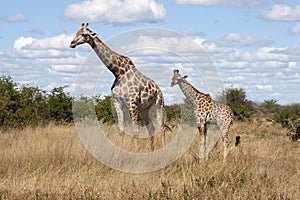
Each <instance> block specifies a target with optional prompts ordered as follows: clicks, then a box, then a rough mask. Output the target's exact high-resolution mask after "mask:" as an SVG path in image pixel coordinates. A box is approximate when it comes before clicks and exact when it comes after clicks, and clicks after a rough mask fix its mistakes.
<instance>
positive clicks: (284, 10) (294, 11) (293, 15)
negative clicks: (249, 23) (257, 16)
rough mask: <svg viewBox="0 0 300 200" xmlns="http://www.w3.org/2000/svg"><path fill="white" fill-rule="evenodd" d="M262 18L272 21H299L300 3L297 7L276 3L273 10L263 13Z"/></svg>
mask: <svg viewBox="0 0 300 200" xmlns="http://www.w3.org/2000/svg"><path fill="white" fill-rule="evenodd" d="M262 18H263V19H267V20H272V21H299V20H300V4H299V5H297V6H296V7H295V8H292V7H290V6H289V5H285V4H275V5H274V6H273V7H272V9H271V10H269V11H264V12H263V13H262Z"/></svg>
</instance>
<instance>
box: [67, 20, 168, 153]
mask: <svg viewBox="0 0 300 200" xmlns="http://www.w3.org/2000/svg"><path fill="white" fill-rule="evenodd" d="M88 25H89V24H88V23H86V24H85V23H82V25H81V27H80V29H79V30H78V31H77V33H76V35H75V37H74V39H73V40H72V42H71V44H70V48H75V47H76V46H78V45H80V44H84V43H87V44H89V45H90V46H91V47H92V49H93V50H94V51H95V53H96V54H97V56H98V57H99V59H100V60H101V61H102V62H103V64H104V65H105V66H106V67H107V69H108V70H110V71H111V72H112V73H113V75H114V76H115V80H114V82H113V85H112V87H111V92H112V103H113V105H114V107H115V109H116V113H117V117H118V126H119V129H120V133H121V135H123V136H124V130H125V127H124V113H123V108H124V107H127V108H128V110H129V114H130V117H131V120H132V125H133V131H134V134H133V135H134V137H135V138H136V147H137V151H139V141H138V138H139V127H138V114H139V112H141V113H142V116H143V118H144V120H145V123H146V127H147V130H148V133H149V136H150V141H151V149H152V150H154V135H155V132H156V130H155V126H154V125H153V123H152V119H151V117H150V113H149V110H150V108H151V107H155V109H156V117H157V123H158V126H159V129H160V131H163V143H164V142H165V132H166V131H167V130H170V128H169V127H168V126H167V125H166V124H165V117H164V98H163V94H162V92H161V90H160V88H159V86H158V85H157V84H156V83H155V82H154V81H153V80H152V79H150V78H148V77H147V76H145V75H144V74H142V73H141V72H140V71H139V70H138V69H137V68H136V67H135V65H134V64H133V62H132V60H131V59H130V58H129V57H127V56H124V55H120V54H118V53H116V52H115V51H113V50H112V49H110V48H109V47H108V46H107V45H106V44H104V43H103V42H102V41H101V40H100V39H99V37H98V35H97V34H96V33H94V32H93V31H91V30H90V29H89V28H88Z"/></svg>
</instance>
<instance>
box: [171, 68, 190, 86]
mask: <svg viewBox="0 0 300 200" xmlns="http://www.w3.org/2000/svg"><path fill="white" fill-rule="evenodd" d="M173 72H174V74H173V77H172V82H171V87H173V86H174V85H176V84H178V83H179V82H180V81H183V80H185V79H186V78H187V76H181V75H180V74H179V70H178V69H174V71H173Z"/></svg>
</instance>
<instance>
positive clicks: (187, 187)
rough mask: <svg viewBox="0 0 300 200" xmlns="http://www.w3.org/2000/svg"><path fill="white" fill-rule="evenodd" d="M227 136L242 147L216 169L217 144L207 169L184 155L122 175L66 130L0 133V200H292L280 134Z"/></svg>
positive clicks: (293, 179)
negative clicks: (155, 168)
mask: <svg viewBox="0 0 300 200" xmlns="http://www.w3.org/2000/svg"><path fill="white" fill-rule="evenodd" d="M112 130H114V129H112ZM231 133H232V134H231V138H234V134H240V135H241V139H242V144H241V146H240V147H239V148H237V149H234V150H233V151H232V152H231V154H230V155H229V157H228V160H227V162H226V163H224V164H223V162H222V151H223V149H222V145H221V144H218V145H217V147H216V148H215V149H214V150H213V151H212V152H211V153H210V155H209V158H208V160H207V161H205V160H198V159H195V158H194V153H193V151H192V150H190V151H188V152H187V153H186V154H184V155H183V156H182V157H181V158H179V159H178V160H177V161H176V162H174V163H172V164H171V165H169V166H167V167H165V168H164V169H161V170H159V171H156V172H151V173H145V174H130V173H124V172H120V171H117V170H114V169H110V168H108V167H106V166H104V165H103V164H101V163H100V162H98V161H97V160H95V159H94V158H93V157H92V156H91V155H90V154H89V153H88V152H87V151H86V150H85V148H84V146H83V145H82V144H81V142H80V140H79V137H78V135H77V132H76V130H75V128H74V126H55V125H49V126H47V127H38V128H26V129H24V130H19V131H16V130H11V131H7V132H5V133H1V134H0V199H298V198H299V196H300V184H299V180H300V157H299V155H300V146H299V145H300V144H299V143H297V142H291V141H290V140H289V139H288V138H287V137H286V135H285V134H286V130H284V129H281V128H278V127H273V126H269V127H267V126H265V125H261V126H258V125H255V124H251V123H235V124H234V126H233V128H232V131H231ZM112 134H114V133H112ZM196 139H197V138H196ZM156 140H160V138H156ZM231 143H233V141H231Z"/></svg>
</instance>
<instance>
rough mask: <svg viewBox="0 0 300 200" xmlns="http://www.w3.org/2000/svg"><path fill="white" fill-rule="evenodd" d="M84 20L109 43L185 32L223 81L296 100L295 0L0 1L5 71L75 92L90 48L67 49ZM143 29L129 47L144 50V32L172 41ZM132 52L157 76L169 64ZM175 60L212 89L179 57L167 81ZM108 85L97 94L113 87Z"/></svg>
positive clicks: (299, 45)
mask: <svg viewBox="0 0 300 200" xmlns="http://www.w3.org/2000/svg"><path fill="white" fill-rule="evenodd" d="M82 22H90V28H91V29H92V30H93V31H94V32H96V33H98V35H99V37H100V38H101V39H103V40H104V41H109V40H110V39H111V38H118V37H116V36H118V35H120V34H121V35H122V34H124V32H126V31H127V32H128V31H131V30H135V29H147V28H149V27H156V28H160V29H167V30H174V31H178V32H181V33H183V34H185V35H186V37H189V38H190V39H191V40H192V41H194V42H195V43H197V44H199V45H200V46H202V48H203V49H204V51H205V52H206V53H207V55H208V56H209V57H210V58H211V59H212V61H213V64H214V65H215V66H216V68H217V70H218V77H219V76H220V78H221V79H222V83H223V85H224V87H231V86H232V87H237V88H244V89H245V90H246V92H247V96H248V98H249V99H251V100H254V101H258V102H262V101H263V100H266V99H275V100H278V102H279V103H281V104H289V103H295V102H299V99H300V93H299V86H300V70H299V69H300V56H299V55H300V3H299V2H298V1H287V0H166V1H160V0H89V1H81V0H65V1H61V0H52V1H50V0H43V1H38V0H27V1H17V0H11V1H5V2H2V4H1V7H0V24H1V27H2V28H1V30H0V72H1V74H2V75H11V76H12V77H13V79H14V81H16V82H19V83H21V84H29V85H33V86H40V87H43V88H45V89H48V90H49V89H51V88H53V87H57V86H63V85H69V90H70V92H72V91H73V88H74V83H75V82H76V77H77V75H78V72H79V71H80V67H81V66H82V64H83V63H84V62H85V61H86V60H87V58H88V57H89V56H90V55H91V54H90V52H91V49H90V48H89V47H88V46H83V47H80V48H76V49H70V48H69V47H68V45H69V43H70V41H71V40H72V38H73V37H74V34H75V32H76V31H77V30H78V28H79V27H80V25H81V23H82ZM140 34H141V35H139V37H137V38H136V39H137V40H136V41H132V44H130V43H127V45H128V46H130V47H132V46H134V47H139V48H141V47H142V46H141V45H142V44H139V42H140V41H141V40H140V39H141V38H143V39H144V40H143V44H148V45H149V44H150V42H149V41H152V43H155V42H158V41H164V42H165V43H166V46H167V44H170V45H169V47H171V46H172V45H171V42H174V38H172V36H168V35H163V34H161V36H160V39H157V38H156V40H155V39H154V40H153V38H151V35H150V36H148V37H143V35H142V34H143V33H142V32H140ZM119 38H120V37H119ZM153 41H154V42H153ZM114 42H116V41H114ZM157 44H158V43H157ZM176 44H177V45H178V49H184V48H187V47H186V46H182V47H181V46H180V45H183V43H180V42H178V41H176ZM173 47H174V46H173ZM124 48H125V47H124ZM176 48H177V47H176ZM196 53H197V52H195V54H196ZM128 56H130V57H131V56H132V57H133V59H134V61H136V67H137V68H138V69H140V70H141V71H143V72H144V73H146V75H147V76H149V77H151V78H152V79H154V80H155V76H156V75H157V72H155V68H153V70H152V68H151V66H154V65H155V64H157V66H159V65H161V66H163V64H162V63H164V62H165V60H164V59H161V60H160V58H159V57H155V59H153V58H151V56H149V55H148V54H147V52H143V53H137V52H134V53H132V54H129V55H128ZM141 60H143V62H140V61H141ZM153 60H156V62H157V63H155V62H154V61H153ZM148 61H149V62H148ZM150 61H151V65H150ZM169 62H170V61H169ZM147 63H148V65H147ZM99 64H100V63H99ZM138 64H141V65H140V66H139V65H138ZM182 65H183V66H182ZM176 66H177V67H181V69H182V70H183V72H184V73H187V75H188V76H189V80H190V81H191V82H192V83H193V84H194V85H195V86H196V87H197V88H199V89H200V90H203V91H204V92H212V93H213V91H212V88H205V84H202V83H201V82H203V79H205V78H203V77H204V76H205V72H203V70H204V69H205V68H203V69H202V72H203V73H202V74H201V73H200V75H201V76H198V75H199V73H193V70H191V69H190V68H189V67H188V66H185V65H184V64H183V63H180V61H179V60H176V59H174V61H173V62H172V63H171V65H170V66H168V67H169V68H168V67H167V68H168V70H166V72H165V74H164V75H165V76H166V78H165V79H166V80H168V79H169V78H171V76H172V68H174V67H176ZM185 70H186V71H185ZM200 71H201V70H200ZM105 73H109V72H105ZM160 75H162V74H160ZM100 82H101V81H100ZM106 82H107V83H108V84H109V85H111V83H112V82H113V80H112V77H110V76H109V75H108V77H107V80H106ZM158 82H159V80H158ZM163 87H167V85H165V86H163ZM109 88H110V87H106V88H103V89H102V90H101V89H100V91H98V92H99V93H103V94H104V93H109ZM166 89H167V90H171V89H170V88H166ZM168 100H170V101H171V99H168V98H167V101H168Z"/></svg>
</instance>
